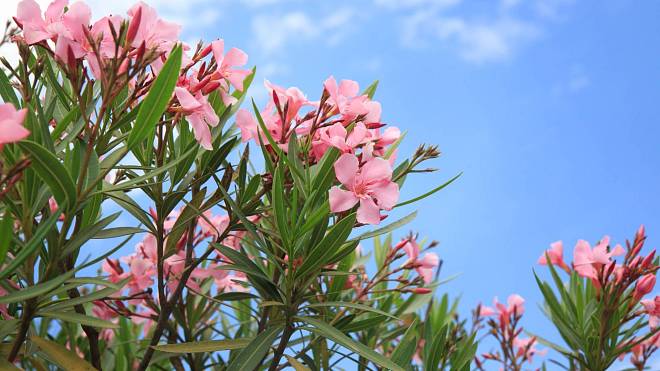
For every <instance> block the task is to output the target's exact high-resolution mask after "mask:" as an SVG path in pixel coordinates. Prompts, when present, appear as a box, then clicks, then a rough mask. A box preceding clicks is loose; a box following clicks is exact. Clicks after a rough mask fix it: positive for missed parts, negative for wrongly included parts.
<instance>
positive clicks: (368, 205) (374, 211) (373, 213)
mask: <svg viewBox="0 0 660 371" xmlns="http://www.w3.org/2000/svg"><path fill="white" fill-rule="evenodd" d="M357 221H358V222H359V223H362V224H380V209H379V208H378V205H376V203H375V202H374V200H372V199H371V198H363V199H361V200H360V207H359V208H358V211H357Z"/></svg>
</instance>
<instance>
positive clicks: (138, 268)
mask: <svg viewBox="0 0 660 371" xmlns="http://www.w3.org/2000/svg"><path fill="white" fill-rule="evenodd" d="M152 216H154V217H155V215H152ZM180 216H181V213H180V212H179V211H178V210H175V211H173V212H172V213H171V214H170V216H169V217H168V218H167V219H166V220H165V221H164V222H163V225H164V228H165V236H164V241H163V243H164V244H167V240H168V238H169V236H170V235H172V233H171V232H172V230H173V229H174V227H175V225H176V223H177V221H178V220H179V217H180ZM251 220H252V221H256V219H255V218H251ZM197 224H198V226H199V227H198V228H196V230H195V233H194V235H193V236H192V239H189V236H188V235H187V234H183V235H182V236H181V237H180V239H179V240H178V241H177V243H176V244H175V251H173V252H171V255H170V256H168V257H167V258H165V259H164V260H163V266H162V269H163V274H164V277H165V282H166V284H165V287H164V289H165V290H168V291H169V293H170V294H171V293H172V292H174V291H175V290H176V288H177V286H178V285H179V281H180V279H181V276H182V273H183V271H184V269H185V262H186V255H185V254H186V253H185V246H186V245H187V244H188V242H190V243H191V244H192V246H193V248H194V247H195V246H198V245H200V244H201V243H202V242H204V241H217V242H219V243H221V244H222V245H224V246H227V247H230V248H232V249H235V250H238V249H240V243H241V240H242V239H243V238H244V236H245V232H243V231H237V232H231V233H224V232H225V231H226V230H227V227H228V224H229V217H227V216H226V215H213V213H212V212H211V211H210V210H207V211H206V212H204V213H203V214H202V216H200V218H199V219H198V223H197ZM219 238H222V240H218V239H219ZM122 263H124V264H126V266H127V269H126V270H125V269H124V268H123V267H122ZM231 263H232V261H231V260H230V259H229V258H227V257H226V256H224V255H222V254H221V253H219V252H218V253H217V256H216V257H215V258H210V259H209V261H208V264H205V265H203V266H198V267H195V269H194V270H193V272H192V273H191V275H190V279H188V280H187V281H186V282H185V285H186V287H187V288H188V289H189V290H191V291H193V292H195V293H200V294H207V293H209V292H210V290H211V289H212V286H211V285H204V283H205V282H213V283H215V286H216V290H217V293H222V292H230V291H239V292H244V291H247V290H248V289H247V287H246V286H245V284H246V283H245V281H246V278H245V274H244V273H243V272H238V271H232V270H228V269H226V268H225V267H223V266H224V265H227V264H231ZM102 271H103V272H104V273H106V274H107V275H108V278H109V280H110V282H113V283H119V282H122V281H124V280H126V281H127V282H126V283H125V284H126V285H125V287H124V289H123V290H121V291H120V292H118V293H117V294H115V295H114V296H113V297H111V298H108V300H107V301H96V302H95V311H97V312H98V313H104V316H105V317H108V319H115V318H116V317H117V316H118V314H122V315H124V316H128V317H130V318H131V319H132V320H133V322H134V323H136V324H145V325H146V330H145V334H146V333H147V332H148V329H149V328H150V326H151V325H152V317H151V316H150V314H149V313H151V314H153V313H155V312H154V309H155V308H156V305H157V302H158V299H157V297H153V296H152V292H153V287H154V284H155V282H156V280H155V278H156V277H157V274H158V252H157V240H156V236H155V235H154V234H152V233H147V234H146V235H145V236H144V238H143V239H142V241H141V242H140V243H138V244H137V245H136V246H135V252H134V253H133V254H130V255H128V256H123V257H121V258H119V259H110V258H107V259H106V260H105V261H104V262H103V265H102ZM123 291H127V293H126V294H125V295H123V296H122V293H123ZM127 304H128V305H131V306H132V307H129V306H127ZM111 332H112V331H106V332H105V333H104V334H106V335H105V336H106V337H108V335H107V334H108V333H111ZM110 337H111V336H110Z"/></svg>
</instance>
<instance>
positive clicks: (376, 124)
mask: <svg viewBox="0 0 660 371" xmlns="http://www.w3.org/2000/svg"><path fill="white" fill-rule="evenodd" d="M365 126H366V127H367V129H380V128H382V127H383V126H385V124H382V123H380V122H370V123H368V124H366V125H365Z"/></svg>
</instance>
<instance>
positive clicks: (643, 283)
mask: <svg viewBox="0 0 660 371" xmlns="http://www.w3.org/2000/svg"><path fill="white" fill-rule="evenodd" d="M654 286H655V274H654V273H649V274H647V275H645V276H643V277H642V278H640V279H639V281H637V285H636V286H635V292H634V294H633V297H634V298H635V300H636V301H637V300H639V299H641V298H642V297H644V295H646V294H648V293H649V292H651V291H652V290H653V287H654Z"/></svg>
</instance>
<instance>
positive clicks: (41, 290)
mask: <svg viewBox="0 0 660 371" xmlns="http://www.w3.org/2000/svg"><path fill="white" fill-rule="evenodd" d="M73 273H74V272H66V273H64V274H62V275H61V276H59V277H57V278H55V279H52V280H50V281H47V282H44V283H40V284H37V285H35V286H31V287H27V288H24V289H22V290H18V291H14V292H12V293H11V294H7V295H5V296H1V297H0V304H10V303H17V302H19V301H25V300H27V299H31V298H34V297H37V296H40V295H43V294H46V293H49V292H51V291H52V290H54V289H55V288H56V287H58V286H59V285H61V284H62V283H63V282H64V281H66V280H67V279H68V278H69V277H71V276H72V275H73Z"/></svg>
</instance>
